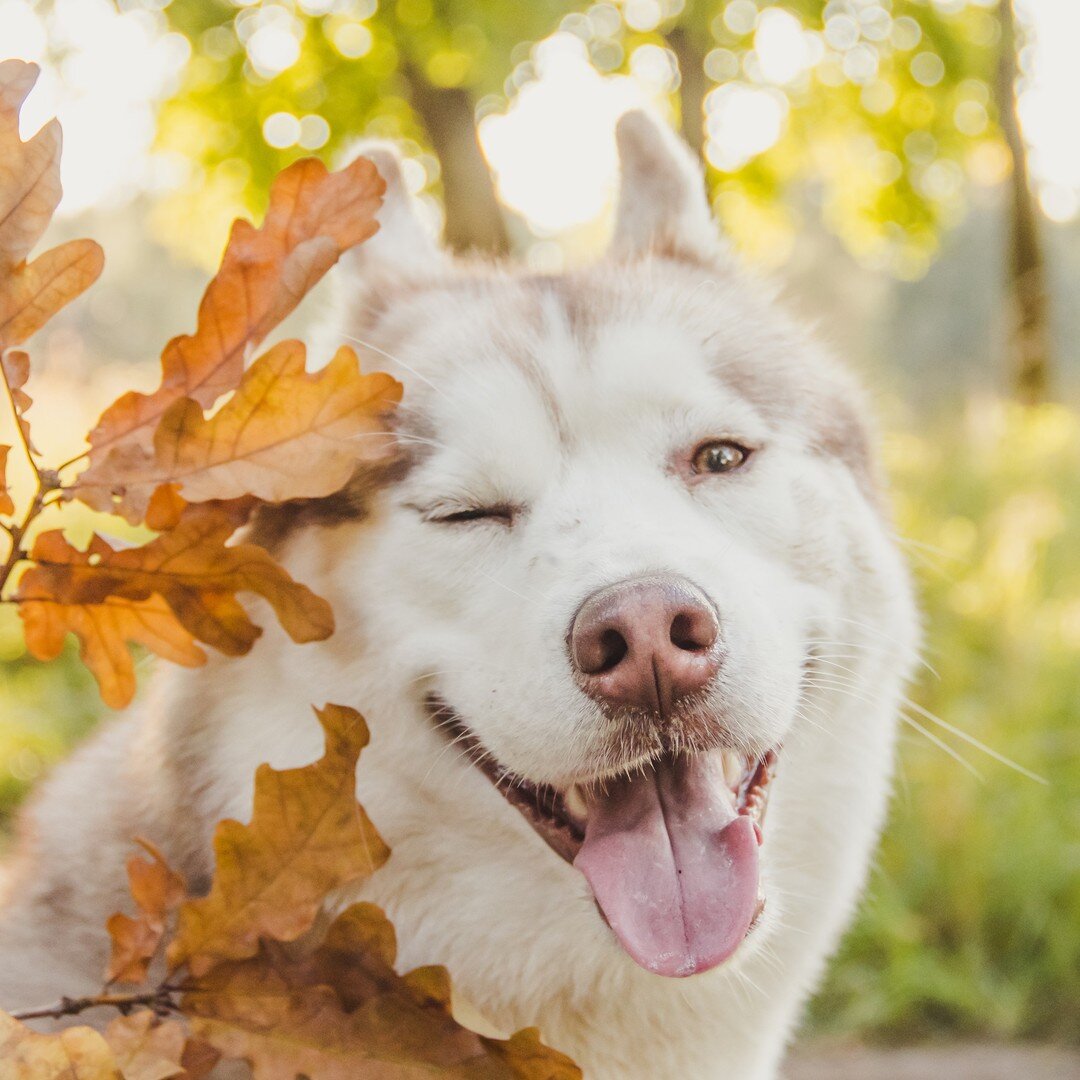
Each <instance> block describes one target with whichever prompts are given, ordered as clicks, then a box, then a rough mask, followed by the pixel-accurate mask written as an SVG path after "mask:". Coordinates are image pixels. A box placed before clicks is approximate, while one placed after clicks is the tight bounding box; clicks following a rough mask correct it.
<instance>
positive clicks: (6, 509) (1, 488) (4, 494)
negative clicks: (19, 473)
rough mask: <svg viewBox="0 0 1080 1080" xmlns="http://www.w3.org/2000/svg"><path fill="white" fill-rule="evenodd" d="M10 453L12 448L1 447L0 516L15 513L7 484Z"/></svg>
mask: <svg viewBox="0 0 1080 1080" xmlns="http://www.w3.org/2000/svg"><path fill="white" fill-rule="evenodd" d="M10 452H11V447H10V446H0V514H3V515H5V516H6V515H8V514H14V513H15V503H14V502H12V500H11V492H10V491H9V490H8V483H7V459H8V454H9V453H10Z"/></svg>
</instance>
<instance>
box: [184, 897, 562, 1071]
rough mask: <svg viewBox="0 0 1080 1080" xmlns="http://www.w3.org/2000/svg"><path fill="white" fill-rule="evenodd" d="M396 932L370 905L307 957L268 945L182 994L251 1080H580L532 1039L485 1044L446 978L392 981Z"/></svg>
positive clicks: (350, 912) (431, 975)
mask: <svg viewBox="0 0 1080 1080" xmlns="http://www.w3.org/2000/svg"><path fill="white" fill-rule="evenodd" d="M395 952H396V946H395V942H394V932H393V928H392V927H391V925H390V923H389V921H388V920H387V919H386V916H385V915H384V914H383V913H382V911H380V910H379V908H377V907H375V906H374V905H373V904H354V905H353V906H352V907H350V908H348V909H347V910H346V911H344V912H342V913H341V914H340V915H339V916H338V917H337V919H335V920H334V922H333V924H332V925H331V926H330V928H329V930H328V932H327V934H326V937H325V939H324V940H323V942H322V943H321V944H320V945H319V946H317V947H316V948H315V949H314V950H313V951H312V952H311V953H310V954H308V955H301V956H297V955H296V954H295V950H286V949H283V948H282V947H281V946H280V945H277V944H276V943H274V942H266V941H264V942H263V945H262V947H261V949H260V951H259V954H258V955H257V956H255V957H253V958H251V959H248V960H242V961H236V962H231V963H224V964H222V965H220V966H219V967H217V968H215V969H214V970H213V971H212V972H210V974H209V975H208V976H207V977H206V978H204V979H200V980H199V981H198V984H197V985H198V989H195V990H192V991H189V992H188V993H186V994H185V995H184V998H183V1000H182V1002H181V1008H182V1010H183V1011H184V1012H185V1014H187V1015H188V1017H189V1018H190V1020H191V1025H192V1028H193V1030H194V1031H196V1033H198V1034H199V1035H200V1036H201V1037H202V1038H204V1039H206V1040H207V1041H208V1042H210V1043H211V1044H212V1045H214V1046H216V1047H217V1048H218V1049H219V1050H221V1051H222V1052H223V1053H224V1054H225V1056H226V1057H231V1058H242V1059H245V1060H247V1061H248V1062H250V1063H251V1065H252V1068H253V1070H254V1074H255V1078H256V1080H294V1078H295V1077H296V1076H297V1075H307V1076H313V1077H316V1076H317V1077H319V1080H346V1078H348V1080H353V1078H354V1077H357V1076H363V1077H365V1080H384V1078H385V1080H391V1078H392V1080H409V1078H413V1077H415V1078H417V1080H419V1078H420V1077H429V1076H431V1075H432V1074H437V1075H439V1076H446V1077H457V1078H459V1080H497V1078H502V1080H511V1078H521V1080H580V1077H581V1072H580V1070H579V1069H578V1068H577V1067H576V1066H575V1065H574V1064H573V1063H572V1062H571V1061H570V1060H569V1059H568V1058H566V1057H565V1056H563V1055H562V1054H559V1053H558V1052H557V1051H554V1050H551V1049H549V1048H548V1047H545V1046H543V1044H541V1043H540V1041H539V1037H538V1035H537V1034H536V1031H535V1029H528V1030H526V1031H521V1032H518V1033H517V1034H516V1035H515V1036H514V1037H513V1038H512V1039H510V1040H507V1041H503V1040H499V1039H487V1038H482V1037H481V1036H479V1035H477V1034H475V1033H474V1032H472V1031H469V1030H468V1029H467V1028H463V1027H461V1025H459V1024H458V1023H457V1022H456V1021H455V1020H454V1019H453V1017H452V1015H451V1013H450V1005H449V1002H450V983H449V979H448V977H447V975H446V970H445V969H444V968H437V967H430V968H419V969H417V970H416V971H413V972H410V973H409V974H407V975H405V976H399V975H398V974H397V973H396V972H395V971H394V966H393V965H394V958H395Z"/></svg>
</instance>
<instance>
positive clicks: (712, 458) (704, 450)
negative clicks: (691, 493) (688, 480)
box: [690, 439, 750, 473]
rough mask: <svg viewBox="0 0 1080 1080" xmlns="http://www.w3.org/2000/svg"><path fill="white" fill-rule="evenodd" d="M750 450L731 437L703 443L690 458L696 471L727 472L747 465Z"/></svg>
mask: <svg viewBox="0 0 1080 1080" xmlns="http://www.w3.org/2000/svg"><path fill="white" fill-rule="evenodd" d="M749 457H750V451H749V450H747V448H746V447H745V446H740V445H739V444H738V443H737V442H732V441H731V440H730V439H714V440H712V441H710V442H706V443H702V444H701V445H700V446H699V447H698V448H697V449H696V450H695V451H694V456H693V457H692V458H691V459H690V464H691V467H692V468H693V470H694V472H695V473H726V472H732V471H733V470H734V469H738V468H739V467H740V466H742V465H745V464H746V461H747V459H748V458H749Z"/></svg>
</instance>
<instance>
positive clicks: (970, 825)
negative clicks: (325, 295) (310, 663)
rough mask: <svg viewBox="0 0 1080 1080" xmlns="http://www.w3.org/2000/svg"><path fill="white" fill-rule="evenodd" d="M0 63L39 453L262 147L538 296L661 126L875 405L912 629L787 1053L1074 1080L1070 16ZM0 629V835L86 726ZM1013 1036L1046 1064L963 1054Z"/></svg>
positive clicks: (41, 22)
mask: <svg viewBox="0 0 1080 1080" xmlns="http://www.w3.org/2000/svg"><path fill="white" fill-rule="evenodd" d="M0 54H2V55H3V56H5V57H7V56H17V57H21V58H23V59H27V60H35V61H37V62H39V63H40V64H41V65H42V68H43V74H42V77H41V80H40V82H39V85H38V86H37V87H36V89H35V90H34V92H33V93H32V95H31V97H30V99H29V101H28V103H27V108H26V109H25V111H24V118H23V119H24V127H25V130H24V132H23V134H24V137H25V136H27V135H29V134H30V133H32V131H33V130H35V129H36V128H37V127H38V126H39V125H40V124H41V123H42V122H43V121H44V120H45V119H47V118H48V117H49V116H51V115H53V114H56V115H58V116H59V117H60V120H61V122H62V124H63V126H64V134H65V150H64V161H63V167H64V186H65V199H64V202H63V203H62V205H61V209H60V212H59V214H58V215H57V218H56V220H55V222H54V225H53V228H52V232H51V235H50V237H48V238H47V239H51V240H57V239H62V238H65V237H67V236H73V235H89V236H93V237H95V238H96V239H98V240H99V241H100V242H101V243H102V244H103V246H104V247H105V250H106V258H107V261H106V269H105V273H104V276H103V278H102V281H101V282H100V283H99V284H98V286H97V287H95V288H94V289H93V290H91V292H90V293H89V294H87V296H86V297H85V298H84V299H82V300H81V301H79V302H78V303H76V304H74V305H73V306H72V308H71V309H69V310H68V311H66V312H64V313H63V314H62V315H61V316H60V317H58V318H56V319H54V320H53V322H52V323H50V324H49V326H48V328H46V329H45V330H43V331H42V332H41V333H40V334H39V335H38V336H37V338H36V339H35V340H34V341H32V342H31V353H32V355H33V357H34V360H35V365H36V366H35V374H34V378H33V381H32V383H31V387H30V388H31V390H32V391H33V394H34V397H35V399H36V400H37V401H38V405H37V407H36V408H35V411H34V416H33V420H34V425H35V437H36V440H37V442H38V444H39V446H40V448H41V449H42V450H43V451H44V452H45V454H46V455H47V457H49V458H52V459H53V460H62V459H63V458H64V457H67V456H70V455H71V454H72V453H75V452H78V450H79V449H80V448H81V442H80V435H81V433H82V432H84V431H85V430H86V429H87V428H88V427H89V426H90V425H91V424H92V422H93V420H94V419H95V417H96V415H97V412H98V410H99V409H100V408H101V407H102V406H103V405H105V404H107V403H108V402H109V401H111V400H112V399H113V398H114V397H115V396H116V395H117V393H118V392H119V391H120V390H122V389H125V388H127V387H132V386H134V387H137V388H140V389H146V388H149V387H151V386H152V385H153V384H154V383H155V382H156V377H155V376H156V372H157V370H158V369H157V361H156V357H157V356H158V354H159V352H160V350H161V348H162V346H163V344H164V343H165V341H166V340H167V339H168V338H169V337H171V336H172V335H174V334H176V333H179V332H182V331H184V330H187V329H189V328H190V327H191V326H192V325H193V323H194V315H195V310H196V305H197V302H198V297H199V295H200V294H201V290H202V288H203V286H204V285H205V281H206V278H207V275H208V272H209V271H210V270H212V268H213V267H214V265H215V264H216V261H217V258H218V256H219V255H220V252H221V249H222V247H223V244H224V240H225V235H226V232H227V228H228V225H229V223H230V221H231V220H232V218H233V217H234V216H236V215H237V214H258V213H259V212H260V211H261V208H262V206H263V204H264V199H265V193H266V189H267V185H268V183H269V180H270V178H271V177H272V176H273V174H274V173H275V172H276V171H277V170H278V169H279V168H281V167H282V166H284V165H285V164H287V163H288V162H289V161H291V160H293V159H295V158H296V157H299V156H302V155H307V154H316V155H319V156H321V157H325V158H326V159H327V160H333V159H334V157H335V155H336V154H337V153H338V152H339V151H341V150H342V148H344V147H347V146H348V144H349V143H350V142H351V141H352V140H354V139H356V138H357V137H359V136H361V135H379V136H384V137H389V138H393V139H397V140H400V141H401V142H402V144H403V146H404V148H405V150H406V153H407V154H408V164H407V179H408V183H409V185H410V187H411V188H412V189H413V191H414V192H415V193H416V194H417V195H418V196H419V197H420V199H421V200H422V202H423V205H424V206H425V207H426V210H427V212H428V213H429V214H430V215H431V216H432V218H433V220H434V221H435V222H437V223H441V222H443V221H444V219H445V222H446V234H447V238H448V240H449V242H450V243H451V244H452V245H453V246H455V247H457V248H462V249H464V248H479V249H481V250H484V251H488V252H492V253H504V252H511V253H513V254H514V255H515V256H516V257H518V258H520V259H522V260H525V261H526V262H527V263H528V264H529V265H531V266H532V267H534V268H535V269H537V270H541V271H557V270H558V269H559V268H561V267H563V266H566V265H572V264H574V263H575V262H578V261H581V260H586V259H588V258H590V257H591V256H592V255H594V254H595V253H596V252H597V251H598V250H599V249H600V247H601V246H602V244H603V242H604V237H605V235H606V233H607V230H608V228H609V226H610V219H611V212H612V194H613V190H614V181H615V168H616V162H615V149H614V141H613V136H612V130H613V126H614V122H615V119H616V118H617V117H618V115H619V114H621V113H622V112H623V111H625V110H626V109H627V108H630V107H632V106H634V105H637V104H642V103H648V104H651V105H652V106H653V107H654V108H656V109H658V110H659V111H660V112H662V113H663V114H665V115H666V116H667V117H668V118H669V120H670V121H671V123H672V124H673V125H674V126H676V127H677V128H679V129H680V130H681V131H682V132H683V134H684V135H685V137H686V138H687V139H688V141H689V142H690V143H691V144H692V145H693V146H694V147H695V148H696V149H697V150H698V151H699V152H700V153H701V154H702V155H703V157H704V159H705V161H706V163H707V172H708V183H709V185H710V190H711V194H712V198H713V203H714V206H715V210H716V213H717V216H718V217H719V219H720V220H721V222H722V223H723V225H724V228H725V230H726V231H727V234H728V235H729V237H730V238H731V240H732V242H733V243H734V245H735V246H736V247H737V248H738V249H739V250H740V251H741V252H742V253H743V255H744V257H745V259H746V260H747V261H748V262H749V263H750V264H751V265H753V266H755V267H756V268H758V269H759V270H761V271H763V272H766V273H769V274H772V275H775V276H776V277H778V278H779V279H780V280H781V281H782V282H783V283H784V284H785V286H786V293H787V296H788V299H789V304H790V305H791V306H792V307H793V308H794V309H795V310H796V311H797V312H799V313H800V314H802V315H803V316H805V317H806V318H807V319H808V320H811V321H813V322H814V323H815V324H816V325H817V326H818V328H819V333H820V334H821V335H822V336H823V337H824V338H826V339H827V340H829V341H831V342H833V343H834V345H835V346H836V347H837V348H838V349H839V350H840V351H841V352H842V353H843V354H844V355H845V356H846V357H847V358H848V359H849V360H850V362H851V363H852V364H853V366H855V368H856V369H857V370H859V371H860V373H861V374H862V375H863V376H864V378H865V379H866V381H867V382H868V383H869V385H870V386H871V388H872V389H873V392H874V397H875V400H876V403H877V406H878V409H879V412H880V415H881V417H882V421H883V425H882V426H883V429H884V450H885V459H886V465H887V467H888V469H889V470H890V472H891V475H892V478H893V481H894V485H895V489H896V497H895V502H896V517H897V528H898V531H899V533H900V535H901V536H902V537H903V543H904V544H905V546H906V547H907V549H908V551H909V553H910V557H911V559H912V562H913V564H914V565H915V567H916V569H917V573H918V577H919V583H920V589H921V594H922V600H923V605H924V608H925V611H926V626H927V648H926V653H925V655H926V660H927V668H926V670H925V671H924V672H923V675H922V677H921V678H920V681H919V682H918V684H917V686H916V687H915V688H914V689H913V691H912V703H911V705H910V707H909V710H908V711H909V720H910V723H909V725H907V726H906V727H905V732H904V735H903V738H902V761H901V766H900V770H899V777H898V785H897V796H896V799H895V801H894V805H893V810H892V814H891V818H890V824H889V827H888V832H887V835H886V839H885V843H884V845H883V848H882V850H881V853H880V856H879V859H878V862H877V866H876V869H875V872H874V874H873V878H872V883H871V887H870V891H869V895H868V898H867V901H866V903H865V905H864V907H863V910H862V914H861V916H860V918H859V921H858V922H857V924H856V925H855V927H854V929H853V930H852V931H851V933H850V934H849V935H848V937H847V939H846V943H845V945H844V947H843V949H842V951H841V954H840V956H839V957H838V958H837V961H836V962H835V963H834V965H833V967H832V970H831V973H830V976H829V979H828V981H827V983H826V985H825V987H824V989H823V990H822V992H821V993H820V994H819V996H818V998H817V999H816V1001H815V1003H814V1005H813V1007H812V1009H811V1012H810V1015H809V1016H808V1018H807V1021H806V1025H805V1038H806V1039H807V1040H811V1041H812V1045H813V1046H815V1047H820V1046H822V1045H825V1046H831V1045H833V1042H832V1041H835V1043H836V1045H838V1046H840V1047H846V1046H847V1045H848V1044H850V1043H855V1042H861V1043H888V1044H916V1043H918V1044H930V1045H937V1044H940V1043H949V1042H955V1041H958V1040H962V1041H964V1042H965V1043H967V1044H970V1043H978V1044H980V1045H983V1046H988V1047H993V1048H994V1050H993V1052H992V1053H991V1054H990V1056H989V1057H988V1058H987V1061H988V1062H989V1064H986V1065H985V1068H983V1069H982V1071H979V1068H977V1067H976V1065H975V1064H974V1063H975V1062H976V1060H977V1057H978V1055H977V1054H974V1053H973V1052H969V1051H964V1052H963V1053H961V1055H960V1056H959V1057H957V1058H955V1059H952V1058H947V1057H939V1058H936V1059H929V1058H917V1057H915V1058H905V1059H903V1061H904V1062H906V1063H905V1064H901V1059H900V1058H897V1059H895V1062H894V1064H893V1065H891V1066H890V1065H886V1066H880V1065H878V1064H873V1063H871V1062H870V1059H863V1058H858V1057H857V1054H856V1056H854V1057H853V1056H852V1055H853V1054H855V1052H854V1051H848V1050H843V1051H842V1052H839V1051H838V1053H841V1056H840V1057H836V1058H830V1057H829V1056H828V1053H829V1052H828V1051H815V1052H816V1053H817V1057H814V1056H812V1055H809V1056H807V1057H806V1058H805V1060H804V1063H803V1065H802V1068H803V1069H804V1071H803V1072H802V1073H799V1074H798V1075H800V1076H806V1077H810V1076H814V1077H817V1076H821V1077H826V1076H837V1075H840V1073H839V1072H838V1071H837V1070H838V1069H839V1068H840V1065H839V1064H833V1065H830V1064H829V1062H830V1061H834V1062H840V1061H841V1060H843V1061H846V1062H847V1063H848V1064H847V1067H848V1068H849V1070H850V1069H851V1068H854V1070H855V1071H853V1072H850V1075H853V1076H863V1077H870V1076H878V1075H881V1076H882V1077H886V1076H887V1077H890V1078H891V1080H897V1078H900V1077H901V1076H907V1075H911V1076H938V1075H941V1074H942V1073H944V1072H946V1071H947V1072H949V1073H951V1074H953V1075H956V1076H958V1077H965V1076H980V1077H989V1076H997V1075H1001V1076H1006V1075H1008V1076H1014V1075H1016V1073H1017V1072H1018V1071H1020V1070H1021V1069H1027V1070H1028V1072H1029V1074H1030V1076H1031V1077H1035V1076H1036V1075H1040V1076H1046V1077H1049V1076H1061V1077H1065V1076H1069V1077H1077V1076H1080V1058H1078V1057H1076V1056H1075V1054H1074V1053H1073V1052H1072V1051H1070V1050H1068V1049H1067V1047H1068V1046H1069V1045H1070V1044H1071V1045H1072V1046H1076V1045H1077V1044H1080V724H1078V723H1077V713H1078V712H1080V410H1078V403H1080V397H1078V394H1080V303H1078V302H1077V300H1078V299H1080V59H1078V57H1080V0H1015V3H1011V2H1010V0H829V2H827V3H822V2H820V0H787V2H769V0H617V2H616V0H610V2H600V3H594V4H588V3H569V2H565V3H564V2H558V0H529V2H522V0H171V2H170V0H115V2H114V0H39V2H31V0H0ZM325 310H326V308H325V300H320V299H319V297H318V296H317V295H316V296H315V297H313V298H312V300H311V301H310V302H309V304H308V305H307V307H306V308H305V311H304V318H305V319H306V320H308V322H309V323H311V322H317V321H318V320H319V318H320V317H321V315H322V314H324V313H325ZM294 329H295V328H294ZM6 422H7V419H6V418H5V423H6ZM0 434H2V432H0ZM87 513H88V512H87ZM112 526H113V527H115V523H112ZM16 622H17V620H15V619H14V618H12V617H11V613H10V612H8V611H6V610H4V611H0V710H2V713H0V837H2V836H6V835H7V834H8V833H9V831H10V826H11V819H12V814H13V812H14V810H15V808H16V807H17V805H18V803H19V801H20V800H21V799H22V798H23V797H24V795H25V793H26V791H27V789H28V787H29V786H30V785H32V784H33V782H34V781H35V780H36V779H37V778H38V777H39V776H40V775H41V774H42V772H43V771H44V770H46V769H47V768H48V767H49V765H50V763H51V762H53V761H54V760H56V758H58V757H59V756H60V755H62V754H63V753H65V751H66V750H67V749H68V747H69V746H70V745H71V744H72V742H73V741H74V740H76V739H78V738H79V737H81V736H82V735H83V734H84V733H85V732H86V731H88V730H89V729H90V728H91V727H92V726H93V725H94V724H95V723H96V722H97V721H98V720H99V719H100V718H101V715H102V713H103V711H104V710H103V709H102V707H101V706H100V704H99V703H98V700H97V697H96V694H95V692H94V689H93V685H92V682H91V680H90V678H89V676H88V675H86V674H85V673H84V672H83V671H82V670H81V669H80V668H79V666H78V664H77V663H76V662H74V657H73V656H72V655H70V654H69V655H68V656H67V657H66V658H65V660H64V661H63V662H60V663H57V664H53V665H39V664H37V663H36V662H34V661H32V660H30V659H29V658H27V657H26V656H25V655H24V653H23V650H22V646H21V642H20V636H19V633H18V627H17V625H16ZM148 670H149V668H148V667H144V672H146V671H148ZM946 725H948V726H946ZM953 729H954V730H953ZM958 732H962V733H967V734H969V735H970V736H972V737H974V738H975V739H977V740H979V741H980V742H981V743H984V744H985V745H986V746H988V747H989V748H991V749H992V750H993V751H994V753H995V754H997V755H1003V756H1005V757H1007V758H1008V759H1010V760H1012V761H1015V762H1017V763H1019V764H1020V766H1021V769H1019V770H1018V769H1016V768H1011V767H1009V766H1008V765H1007V764H1005V763H1003V762H1002V761H1000V760H998V759H997V758H996V757H995V756H993V755H991V754H987V753H984V752H982V751H981V750H979V749H978V748H976V747H975V746H973V745H971V744H970V743H969V742H968V741H966V740H965V738H964V737H963V736H962V735H960V734H958ZM1028 773H1033V774H1036V778H1032V776H1031V775H1028ZM1042 781H1045V782H1042ZM3 842H4V841H3V840H2V839H0V844H2V843H3ZM830 1040H832V1041H830ZM1032 1042H1035V1043H1039V1044H1044V1045H1051V1044H1052V1045H1056V1046H1058V1047H1059V1049H1057V1050H1049V1049H1045V1048H1044V1049H1043V1050H1040V1051H1039V1052H1038V1054H1037V1055H1036V1056H1035V1057H1030V1058H1024V1059H1022V1060H1023V1063H1022V1064H1021V1063H1018V1062H1019V1061H1020V1059H1014V1058H1012V1057H1010V1056H1009V1054H1010V1053H1011V1051H1006V1050H1004V1049H999V1047H1000V1046H1001V1045H1003V1044H1005V1043H1015V1044H1022V1043H1032ZM921 1052H922V1051H920V1053H921ZM822 1053H824V1054H825V1056H824V1057H823V1056H822ZM845 1055H846V1056H845ZM875 1060H876V1059H875ZM852 1061H856V1062H857V1061H863V1064H862V1065H861V1066H860V1065H858V1064H855V1065H854V1066H852V1065H851V1062H852ZM920 1061H921V1062H923V1064H922V1065H919V1064H917V1062H920ZM1006 1062H1011V1063H1012V1064H1003V1063H1006ZM879 1067H880V1068H884V1069H885V1071H883V1072H881V1073H880V1074H879V1073H878V1072H874V1071H873V1070H874V1069H875V1068H879ZM815 1068H816V1069H818V1071H817V1072H815V1071H813V1070H814V1069H815ZM1040 1068H1041V1070H1042V1071H1041V1072H1039V1069H1040ZM904 1069H914V1070H915V1071H912V1072H910V1073H909V1072H905V1071H903V1070H904ZM987 1069H989V1070H990V1071H986V1070H987ZM994 1069H999V1070H1003V1071H997V1072H995V1071H993V1070H994ZM860 1070H861V1071H860ZM920 1070H921V1071H920ZM845 1075H846V1074H845Z"/></svg>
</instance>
